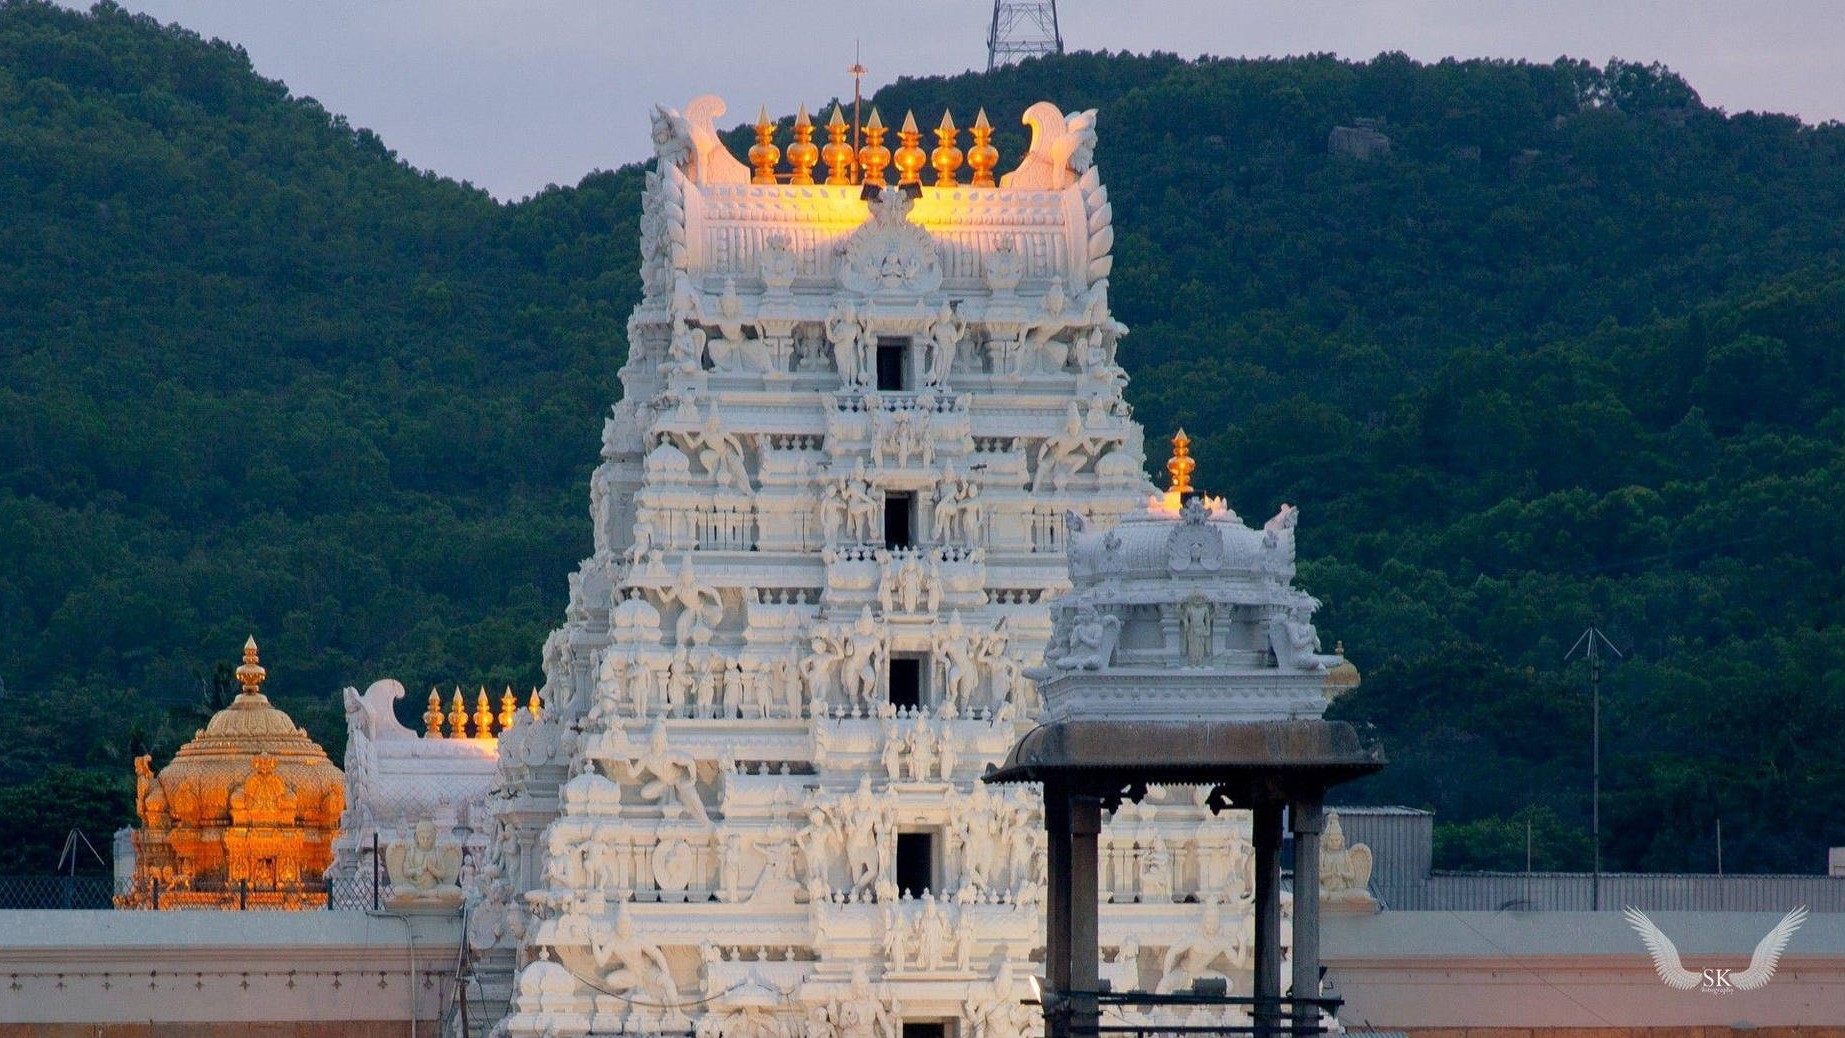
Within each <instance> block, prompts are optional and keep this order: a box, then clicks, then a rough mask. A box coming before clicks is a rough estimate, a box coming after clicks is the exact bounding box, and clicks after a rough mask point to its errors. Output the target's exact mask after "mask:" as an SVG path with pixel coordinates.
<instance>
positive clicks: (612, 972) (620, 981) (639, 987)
mask: <svg viewBox="0 0 1845 1038" xmlns="http://www.w3.org/2000/svg"><path fill="white" fill-rule="evenodd" d="M590 950H591V953H592V954H593V955H594V956H595V960H596V965H597V967H598V968H599V969H601V970H602V971H603V973H602V983H603V985H604V986H605V987H606V988H607V989H608V990H610V991H612V992H615V993H616V994H632V995H634V996H636V997H639V998H642V999H644V1000H646V1001H649V1002H656V1003H661V1004H665V1005H674V1004H676V1003H677V1002H678V1001H679V987H678V985H677V984H675V983H674V982H673V970H672V966H671V965H670V964H668V962H667V961H666V954H665V953H664V952H662V951H661V950H660V946H659V945H657V944H649V943H647V942H646V941H643V940H640V939H639V938H637V937H635V936H634V919H633V917H632V916H630V915H629V914H628V913H627V911H626V910H625V909H623V910H620V911H617V912H616V914H615V921H614V923H613V925H609V924H604V923H600V922H594V923H592V924H591V926H590Z"/></svg>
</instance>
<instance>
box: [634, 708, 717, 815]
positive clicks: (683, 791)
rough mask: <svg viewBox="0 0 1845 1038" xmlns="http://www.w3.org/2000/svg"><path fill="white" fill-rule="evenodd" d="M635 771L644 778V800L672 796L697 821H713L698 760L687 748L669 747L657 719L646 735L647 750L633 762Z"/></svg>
mask: <svg viewBox="0 0 1845 1038" xmlns="http://www.w3.org/2000/svg"><path fill="white" fill-rule="evenodd" d="M634 772H635V777H636V778H640V779H644V781H643V783H642V785H641V798H642V799H644V800H657V801H665V800H666V798H667V797H669V796H671V797H672V798H673V799H674V800H675V801H676V802H677V803H678V805H679V806H680V807H682V808H684V809H685V812H686V813H687V814H689V815H691V816H692V818H693V819H694V820H696V821H698V822H699V823H701V824H704V825H709V824H711V818H710V816H709V815H707V814H706V813H705V802H704V799H703V798H701V797H700V796H699V795H698V784H697V781H696V780H697V777H698V762H697V760H696V759H694V758H693V756H692V755H691V754H690V753H687V752H686V751H684V750H675V749H673V748H672V747H670V746H668V745H667V743H666V726H665V725H663V724H661V723H660V722H658V721H656V722H654V725H653V730H652V732H651V734H649V736H648V738H647V749H646V750H645V751H643V752H642V753H641V755H640V756H639V757H638V758H637V759H636V761H635V763H634Z"/></svg>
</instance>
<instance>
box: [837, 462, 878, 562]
mask: <svg viewBox="0 0 1845 1038" xmlns="http://www.w3.org/2000/svg"><path fill="white" fill-rule="evenodd" d="M844 493H845V499H846V530H847V533H846V535H847V536H848V537H851V538H852V539H853V540H855V541H857V542H858V543H860V544H870V543H872V542H873V541H876V540H877V539H878V536H877V526H878V495H877V492H876V490H875V489H874V488H873V487H872V485H871V480H870V479H869V478H868V477H867V476H866V475H865V462H864V459H862V458H861V459H860V460H859V461H857V462H855V463H854V464H853V466H852V475H851V476H849V477H847V478H846V480H845V490H844Z"/></svg>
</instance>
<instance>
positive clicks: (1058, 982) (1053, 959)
mask: <svg viewBox="0 0 1845 1038" xmlns="http://www.w3.org/2000/svg"><path fill="white" fill-rule="evenodd" d="M1044 832H1045V836H1046V838H1047V839H1046V841H1045V870H1046V872H1048V873H1049V875H1048V876H1047V877H1046V878H1047V879H1048V880H1049V889H1047V890H1046V891H1045V898H1044V912H1045V935H1044V968H1045V981H1046V988H1047V990H1046V991H1045V992H1044V1033H1045V1034H1046V1035H1047V1036H1048V1038H1069V1034H1070V1015H1069V1003H1068V1001H1067V999H1068V997H1069V991H1070V965H1071V964H1070V938H1071V933H1070V923H1071V919H1070V891H1071V881H1070V842H1071V841H1070V791H1069V789H1068V788H1067V787H1065V786H1064V785H1063V784H1062V783H1060V782H1046V783H1045V784H1044Z"/></svg>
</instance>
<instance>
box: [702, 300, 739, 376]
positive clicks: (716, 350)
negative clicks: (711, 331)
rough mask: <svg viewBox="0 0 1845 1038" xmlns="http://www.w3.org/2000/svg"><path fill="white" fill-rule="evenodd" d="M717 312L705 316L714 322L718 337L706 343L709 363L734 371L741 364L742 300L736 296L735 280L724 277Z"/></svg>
mask: <svg viewBox="0 0 1845 1038" xmlns="http://www.w3.org/2000/svg"><path fill="white" fill-rule="evenodd" d="M717 307H718V312H717V314H716V315H715V316H709V317H707V318H706V321H707V323H710V324H715V325H716V326H717V330H718V336H719V337H718V338H716V339H712V340H709V341H708V342H707V344H706V348H707V350H708V351H709V352H710V354H711V365H712V366H713V367H715V368H716V369H717V370H719V371H736V370H737V369H738V368H740V367H742V366H743V344H744V339H743V323H744V322H743V301H742V300H741V299H739V298H738V297H737V282H736V280H735V279H734V278H725V279H724V294H723V295H721V296H719V297H718V303H717Z"/></svg>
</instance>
